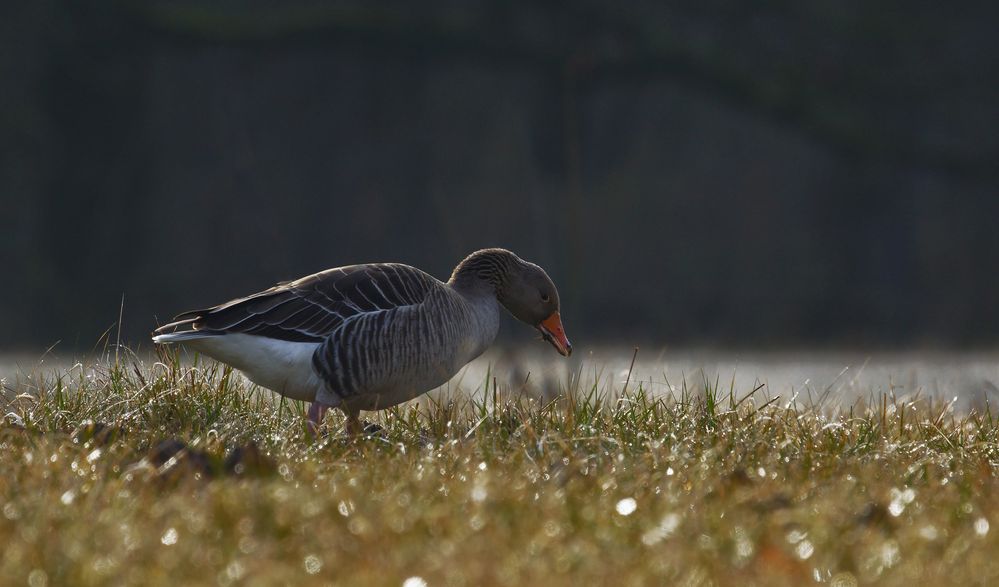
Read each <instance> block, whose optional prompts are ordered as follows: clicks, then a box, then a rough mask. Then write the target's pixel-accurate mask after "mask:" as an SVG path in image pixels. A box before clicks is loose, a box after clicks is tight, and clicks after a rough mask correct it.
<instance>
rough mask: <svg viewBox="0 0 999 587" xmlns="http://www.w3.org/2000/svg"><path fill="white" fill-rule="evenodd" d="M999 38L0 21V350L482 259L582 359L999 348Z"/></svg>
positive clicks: (666, 27)
mask: <svg viewBox="0 0 999 587" xmlns="http://www.w3.org/2000/svg"><path fill="white" fill-rule="evenodd" d="M996 6H997V5H995V4H994V3H984V2H983V3H978V4H977V5H973V4H963V5H962V7H961V9H960V10H958V9H957V8H956V7H955V6H952V5H949V4H946V3H944V4H939V5H929V4H926V3H912V2H878V3H869V4H862V5H860V6H857V5H852V4H851V3H842V2H837V1H832V0H802V1H798V2H776V1H767V2H758V3H753V4H752V6H750V5H746V4H744V3H731V2H720V1H710V0H709V1H703V0H700V1H697V2H662V1H658V0H657V1H644V2H643V1H636V2H627V3H620V2H612V1H609V0H606V1H604V0H578V1H574V2H536V1H531V2H526V1H516V0H495V1H491V0H481V1H472V0H460V1H439V2H422V3H418V4H417V3H413V2H406V1H399V2H380V3H377V4H375V3H370V2H363V1H361V0H350V1H338V2H311V1H299V0H287V1H283V2H271V1H267V2H263V1H259V2H251V1H242V2H227V1H207V0H199V1H176V0H174V1H154V0H122V1H117V2H107V1H105V2H87V3H81V2H73V1H70V0H62V1H60V0H33V1H31V2H3V3H2V4H0V198H2V200H3V201H2V202H0V203H2V204H3V210H5V211H6V216H5V220H6V222H5V223H4V228H3V230H2V231H0V255H2V262H3V267H4V275H5V277H6V279H5V280H4V282H5V283H4V287H2V288H0V326H2V328H0V349H3V350H7V351H25V350H28V351H30V350H32V349H44V348H46V347H49V346H50V345H53V344H55V343H57V342H58V344H59V348H60V349H62V350H63V351H71V350H74V349H88V348H91V347H92V346H93V345H94V344H96V343H97V342H98V341H99V340H100V338H101V335H102V333H104V332H105V331H107V330H108V329H109V328H111V327H113V326H115V325H116V324H117V322H118V319H119V310H120V308H121V305H122V298H123V297H124V311H123V321H122V329H121V336H122V339H123V341H125V342H129V343H133V344H135V343H142V344H143V345H146V346H148V343H146V341H147V337H148V333H149V331H150V330H152V329H153V328H154V326H155V325H156V324H157V322H159V323H162V322H165V321H167V320H168V319H169V318H170V317H171V316H172V315H174V314H176V313H178V312H180V311H181V310H186V309H190V308H194V307H203V306H207V305H213V304H216V303H219V302H222V301H225V300H227V299H229V298H232V297H235V296H239V295H243V294H247V293H251V292H254V291H257V290H260V289H264V288H266V287H268V286H270V285H271V284H273V283H274V282H276V281H280V280H286V279H290V278H295V277H299V276H301V275H303V274H306V273H311V272H314V271H317V270H321V269H324V268H327V267H331V266H337V265H343V264H350V263H357V262H366V261H401V262H406V263H410V264H413V265H416V266H418V267H420V268H422V269H425V270H427V271H429V272H430V273H432V274H434V275H436V276H438V277H440V278H446V277H447V276H448V275H449V273H450V271H451V269H452V267H453V266H454V265H455V263H457V262H458V261H459V260H460V259H461V258H462V257H464V256H465V255H466V254H468V253H469V252H471V251H472V250H475V249H478V248H482V247H486V246H504V247H508V248H511V249H513V250H514V251H516V252H518V253H519V254H520V255H521V256H523V257H525V258H527V259H530V260H533V261H535V262H537V263H539V264H541V265H542V266H544V267H545V268H547V269H548V270H549V273H550V274H551V275H552V276H553V278H554V279H555V280H556V282H557V283H558V284H559V286H560V290H561V293H562V299H563V306H564V310H563V315H564V319H565V323H566V327H567V330H568V332H569V334H570V336H571V337H573V341H574V342H575V343H576V344H577V346H578V345H579V343H580V342H584V343H585V342H591V343H592V342H595V341H603V342H615V341H620V342H624V343H627V344H629V345H630V344H640V343H642V342H647V341H653V342H655V343H656V344H661V345H685V346H702V347H705V346H706V347H718V348H746V347H751V348H757V349H758V348H774V349H787V348H811V349H824V348H845V347H851V348H889V349H912V348H916V349H923V348H933V349H938V348H993V347H994V346H995V344H996V342H997V341H999V310H997V306H999V303H997V302H999V271H997V270H996V260H997V259H999V234H997V230H996V222H997V219H999V163H997V162H999V132H997V131H999V35H997V34H996V27H995V24H996V22H999V19H997V17H999V8H997V7H996ZM116 330H117V329H116V328H115V329H113V330H112V331H111V332H112V336H115V332H116ZM505 332H506V333H507V335H510V336H512V334H511V329H510V328H507V329H505ZM518 334H522V333H519V331H518Z"/></svg>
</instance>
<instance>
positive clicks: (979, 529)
mask: <svg viewBox="0 0 999 587" xmlns="http://www.w3.org/2000/svg"><path fill="white" fill-rule="evenodd" d="M988 533H989V521H988V520H986V519H985V518H978V519H977V520H975V534H978V535H979V536H985V535H986V534H988Z"/></svg>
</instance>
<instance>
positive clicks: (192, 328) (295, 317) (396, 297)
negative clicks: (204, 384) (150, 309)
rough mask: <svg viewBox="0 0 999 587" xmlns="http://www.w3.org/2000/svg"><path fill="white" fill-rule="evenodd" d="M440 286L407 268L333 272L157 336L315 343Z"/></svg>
mask: <svg viewBox="0 0 999 587" xmlns="http://www.w3.org/2000/svg"><path fill="white" fill-rule="evenodd" d="M438 287H442V284H441V282H439V281H438V280H436V279H435V278H433V277H432V276H430V275H428V274H426V273H424V272H423V271H420V270H419V269H416V268H415V267H410V266H408V265H401V264H397V263H376V264H367V265H350V266H347V267H337V268H335V269H328V270H326V271H322V272H320V273H316V274H313V275H309V276H307V277H303V278H301V279H297V280H295V281H291V282H287V283H282V284H278V285H276V286H274V287H272V288H270V289H268V290H265V291H262V292H260V293H256V294H253V295H250V296H247V297H244V298H239V299H235V300H232V301H229V302H226V303H224V304H221V305H219V306H215V307H213V308H207V309H204V310H195V311H191V312H185V313H183V314H180V315H179V316H177V317H176V318H174V321H173V322H171V323H170V324H167V325H165V326H162V327H160V328H159V329H157V330H156V333H155V334H157V335H167V334H171V335H176V334H183V333H184V332H190V333H191V334H194V333H195V332H196V333H197V334H198V335H199V336H203V335H213V334H229V333H242V334H255V335H259V336H265V337H268V338H272V339H277V340H284V341H289V342H316V343H319V342H322V341H323V340H324V339H325V338H326V337H327V336H328V335H329V334H330V333H332V332H333V331H334V330H335V329H336V328H337V327H339V326H340V325H341V324H343V323H344V321H346V320H347V319H349V318H351V317H354V316H358V315H360V314H366V313H369V312H377V311H379V310H391V309H393V308H398V307H401V306H410V305H414V304H419V303H421V302H423V301H424V300H425V299H426V298H427V296H428V295H429V294H430V292H431V291H432V290H433V289H434V288H438Z"/></svg>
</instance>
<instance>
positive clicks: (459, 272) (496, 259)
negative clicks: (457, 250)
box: [448, 249, 524, 301]
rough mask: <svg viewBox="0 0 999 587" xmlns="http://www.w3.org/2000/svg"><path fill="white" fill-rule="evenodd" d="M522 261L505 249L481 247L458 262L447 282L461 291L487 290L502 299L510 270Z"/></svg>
mask: <svg viewBox="0 0 999 587" xmlns="http://www.w3.org/2000/svg"><path fill="white" fill-rule="evenodd" d="M523 263H524V261H522V260H521V259H520V257H518V256H517V255H514V254H513V253H511V252H510V251H508V250H506V249H482V250H481V251H475V252H474V253H472V254H471V255H469V256H467V257H465V259H464V260H463V261H462V262H461V263H458V266H457V267H455V268H454V271H453V272H452V273H451V279H449V280H448V283H449V284H450V285H451V286H452V287H454V288H455V289H456V290H459V291H463V292H468V293H472V292H475V291H477V290H478V291H488V292H490V293H492V294H493V295H495V296H496V298H497V299H499V300H500V301H502V299H503V291H504V289H505V286H506V284H507V282H508V281H509V275H510V272H511V271H513V270H514V269H515V268H516V267H518V266H520V265H522V264H523Z"/></svg>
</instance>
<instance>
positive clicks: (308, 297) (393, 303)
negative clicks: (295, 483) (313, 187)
mask: <svg viewBox="0 0 999 587" xmlns="http://www.w3.org/2000/svg"><path fill="white" fill-rule="evenodd" d="M500 306H502V307H504V308H506V309H507V310H508V311H509V312H510V313H511V314H513V316H514V317H516V318H517V319H518V320H520V321H522V322H525V323H527V324H529V325H531V326H534V327H535V328H537V329H538V330H539V331H540V332H541V335H542V337H544V339H545V340H547V341H548V342H550V343H551V344H552V346H554V347H555V350H557V351H558V352H559V353H560V354H561V355H563V356H569V354H570V353H571V352H572V345H570V344H569V340H568V339H567V338H566V336H565V331H564V330H563V328H562V320H561V317H560V315H559V297H558V291H557V290H556V289H555V284H554V283H552V280H551V279H550V278H549V277H548V274H547V273H545V271H544V269H542V268H541V267H538V266H537V265H535V264H534V263H529V262H527V261H524V260H523V259H521V258H520V257H518V256H517V255H515V254H513V253H512V252H510V251H507V250H505V249H483V250H481V251H476V252H474V253H472V254H471V255H469V256H468V257H466V258H465V259H464V260H463V261H462V262H461V263H459V264H458V266H457V267H455V269H454V272H452V274H451V278H450V279H449V280H448V281H447V282H446V283H444V282H441V281H439V280H438V279H436V278H434V277H432V276H431V275H428V274H427V273H424V272H423V271H420V270H419V269H416V268H415V267H410V266H408V265H402V264H399V263H370V264H364V265H349V266H346V267H337V268H334V269H327V270H326V271H321V272H319V273H316V274H314V275H309V276H306V277H303V278H301V279H297V280H295V281H291V282H286V283H281V284H279V285H276V286H274V287H272V288H270V289H268V290H265V291H262V292H260V293H256V294H253V295H250V296H246V297H244V298H238V299H235V300H232V301H229V302H226V303H224V304H221V305H219V306H215V307H212V308H207V309H204V310H195V311H192V312H184V313H183V314H180V315H179V316H177V317H175V318H174V319H173V322H171V323H170V324H166V325H165V326H162V327H160V328H157V329H156V330H155V331H154V332H153V342H155V343H157V344H170V343H183V344H185V345H187V346H188V347H190V348H192V349H194V350H196V351H198V352H200V353H203V354H205V355H208V356H209V357H212V358H214V359H217V360H219V361H222V362H223V363H227V364H229V365H232V366H233V367H234V368H236V369H238V370H240V371H242V372H243V373H244V374H245V375H246V376H247V377H248V378H249V379H250V381H253V382H254V383H256V384H258V385H260V386H262V387H266V388H268V389H271V390H273V391H275V392H277V393H279V394H281V395H284V396H286V397H289V398H292V399H296V400H303V401H308V402H312V405H311V406H310V408H309V416H308V419H309V425H310V430H312V431H313V432H315V431H316V430H317V429H318V426H319V425H320V424H321V422H322V419H323V416H324V415H325V413H326V410H327V409H329V408H333V407H335V408H339V409H340V410H342V411H343V413H344V414H345V415H346V416H347V431H348V433H349V434H356V433H357V432H358V431H359V430H360V420H359V419H358V415H359V411H360V410H378V409H383V408H389V407H391V406H394V405H397V404H400V403H402V402H405V401H407V400H410V399H413V398H414V397H416V396H418V395H421V394H423V393H426V392H427V391H429V390H431V389H434V388H436V387H439V386H440V385H442V384H444V383H445V382H447V381H448V380H449V379H450V378H451V377H452V376H453V375H454V374H455V373H457V372H458V370H459V369H461V367H462V366H464V365H465V364H466V363H468V362H469V361H471V360H472V359H474V358H476V357H478V356H479V355H480V354H482V352H483V351H485V350H486V348H488V347H489V345H490V344H492V342H493V339H495V338H496V332H497V330H498V329H499V318H500V312H499V309H500Z"/></svg>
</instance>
